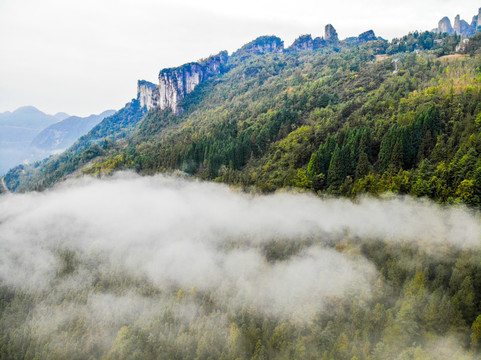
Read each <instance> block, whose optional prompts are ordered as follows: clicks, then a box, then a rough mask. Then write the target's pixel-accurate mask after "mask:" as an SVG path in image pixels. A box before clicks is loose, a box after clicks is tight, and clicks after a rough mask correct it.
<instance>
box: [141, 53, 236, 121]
mask: <svg viewBox="0 0 481 360" xmlns="http://www.w3.org/2000/svg"><path fill="white" fill-rule="evenodd" d="M227 58H228V56H227V52H226V51H223V52H221V53H219V54H217V55H215V56H211V57H209V58H208V59H205V60H201V61H199V62H194V63H189V64H185V65H182V66H180V67H177V68H171V69H164V70H162V71H160V73H159V85H155V84H152V83H150V82H148V81H144V80H141V81H139V82H138V86H137V98H138V100H139V101H140V106H145V107H147V109H148V110H150V109H152V108H155V107H160V108H161V109H166V108H170V109H171V110H172V112H174V113H176V114H179V113H181V112H182V109H181V108H180V107H179V102H180V101H181V100H182V99H184V97H185V96H186V95H187V94H190V93H191V92H192V91H194V89H195V88H196V87H197V85H199V84H200V83H201V82H202V81H204V80H207V79H209V78H211V77H213V76H217V75H219V74H220V73H221V72H222V71H223V67H224V65H225V63H226V62H227Z"/></svg>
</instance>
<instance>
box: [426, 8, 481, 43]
mask: <svg viewBox="0 0 481 360" xmlns="http://www.w3.org/2000/svg"><path fill="white" fill-rule="evenodd" d="M480 15H481V9H479V12H478V15H475V16H474V17H473V20H472V21H471V24H469V23H468V22H467V21H465V20H462V19H461V16H459V15H457V16H456V18H455V19H454V26H451V20H449V18H448V17H447V16H445V17H444V18H442V19H441V20H439V23H438V27H437V28H436V29H435V31H437V32H439V33H448V34H450V35H453V34H456V35H461V36H465V37H469V36H472V35H474V34H476V32H478V31H479V30H481V23H480V19H481V16H480Z"/></svg>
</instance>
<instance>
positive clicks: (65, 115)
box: [54, 112, 70, 121]
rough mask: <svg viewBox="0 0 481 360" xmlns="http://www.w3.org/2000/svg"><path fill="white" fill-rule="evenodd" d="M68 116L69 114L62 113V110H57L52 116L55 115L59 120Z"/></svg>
mask: <svg viewBox="0 0 481 360" xmlns="http://www.w3.org/2000/svg"><path fill="white" fill-rule="evenodd" d="M69 116H70V115H69V114H67V113H64V112H58V113H56V114H55V115H54V117H56V118H57V119H58V120H59V121H62V120H65V119H66V118H68V117H69Z"/></svg>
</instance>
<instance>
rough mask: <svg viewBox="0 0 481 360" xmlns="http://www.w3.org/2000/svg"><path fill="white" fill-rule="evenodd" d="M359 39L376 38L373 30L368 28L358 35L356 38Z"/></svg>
mask: <svg viewBox="0 0 481 360" xmlns="http://www.w3.org/2000/svg"><path fill="white" fill-rule="evenodd" d="M357 39H358V40H359V41H363V42H365V41H372V40H377V37H376V34H375V33H374V31H372V30H369V31H366V32H363V33H362V34H361V35H359V36H358V38H357Z"/></svg>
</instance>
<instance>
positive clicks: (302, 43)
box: [287, 35, 326, 51]
mask: <svg viewBox="0 0 481 360" xmlns="http://www.w3.org/2000/svg"><path fill="white" fill-rule="evenodd" d="M325 43H326V42H325V41H324V39H321V38H320V37H317V38H315V39H312V36H311V35H302V36H299V37H298V38H297V39H296V40H295V41H294V43H293V44H292V45H291V46H289V48H288V49H287V50H288V51H305V50H316V49H319V48H321V47H322V46H324V45H325Z"/></svg>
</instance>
